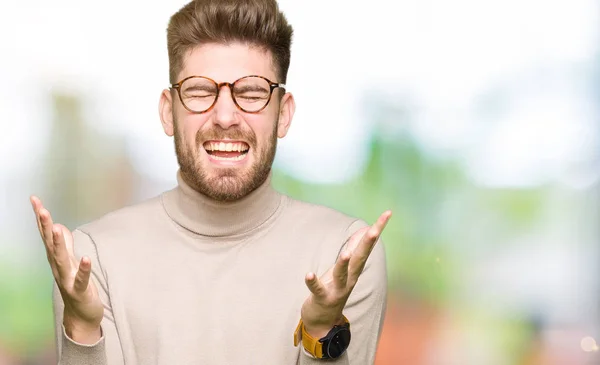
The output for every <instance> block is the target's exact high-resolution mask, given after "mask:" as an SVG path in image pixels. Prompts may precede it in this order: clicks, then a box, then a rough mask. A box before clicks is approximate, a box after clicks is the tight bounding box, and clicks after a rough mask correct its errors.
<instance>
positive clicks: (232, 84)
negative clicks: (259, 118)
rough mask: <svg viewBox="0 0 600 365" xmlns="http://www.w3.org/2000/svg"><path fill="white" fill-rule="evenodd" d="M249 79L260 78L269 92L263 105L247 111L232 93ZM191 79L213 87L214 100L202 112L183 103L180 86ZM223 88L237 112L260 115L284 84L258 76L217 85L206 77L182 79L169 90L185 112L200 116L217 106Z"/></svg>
mask: <svg viewBox="0 0 600 365" xmlns="http://www.w3.org/2000/svg"><path fill="white" fill-rule="evenodd" d="M249 78H260V79H262V80H264V81H266V83H267V84H268V86H269V90H268V94H269V95H268V98H267V100H266V102H265V104H264V105H263V106H262V107H260V108H258V109H257V110H249V109H247V108H244V107H242V106H241V105H240V104H239V103H238V100H237V99H236V96H235V92H234V90H235V86H236V85H237V84H239V83H240V82H242V81H244V80H247V79H249ZM192 79H201V80H205V81H210V82H211V83H212V84H214V86H215V89H214V90H213V91H214V92H215V95H214V98H215V99H214V101H213V102H212V104H210V106H208V107H207V108H204V110H194V109H192V108H190V107H188V105H186V103H185V101H184V100H183V99H184V98H183V97H182V95H181V89H182V85H183V84H184V83H185V82H186V81H188V80H192ZM223 86H227V87H228V88H229V91H230V93H231V98H232V99H233V103H234V104H235V106H236V107H237V108H238V109H239V110H241V111H243V112H244V113H251V114H256V113H260V112H261V111H263V110H264V109H265V108H266V107H267V106H268V105H269V102H270V101H271V97H272V95H273V91H274V90H275V89H277V88H282V89H285V84H281V83H276V82H273V81H271V80H269V79H267V78H266V77H263V76H259V75H249V76H244V77H241V78H239V79H237V80H236V81H234V82H221V83H218V82H216V81H215V80H213V79H211V78H208V77H205V76H188V77H186V78H184V79H183V80H181V81H179V82H178V83H175V84H171V85H170V88H169V89H175V90H177V95H179V101H181V104H182V105H183V107H184V108H185V109H186V110H187V111H189V112H190V113H194V114H202V113H207V112H209V111H211V110H212V109H213V108H214V106H215V105H216V104H217V100H219V93H220V91H221V88H222V87H223Z"/></svg>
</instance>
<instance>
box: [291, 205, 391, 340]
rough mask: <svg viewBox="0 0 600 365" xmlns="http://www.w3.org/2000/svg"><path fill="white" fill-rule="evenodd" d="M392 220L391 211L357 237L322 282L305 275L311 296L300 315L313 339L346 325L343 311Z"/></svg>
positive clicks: (315, 277)
mask: <svg viewBox="0 0 600 365" xmlns="http://www.w3.org/2000/svg"><path fill="white" fill-rule="evenodd" d="M391 216H392V212H391V211H389V210H388V211H386V212H384V213H383V214H381V216H379V219H377V222H375V224H373V225H372V226H370V227H364V228H362V229H360V230H358V231H357V232H356V233H354V234H353V235H352V236H351V237H350V239H349V240H348V243H347V245H346V247H345V248H344V250H343V251H342V252H341V253H340V255H339V257H338V259H337V261H336V263H335V265H334V266H333V267H332V268H331V269H329V271H327V272H326V273H325V274H324V275H323V276H322V277H321V278H320V279H319V278H317V276H316V275H315V274H314V273H308V274H307V275H306V277H305V282H306V286H308V289H309V290H310V291H311V294H310V296H309V297H308V298H307V299H306V301H305V302H304V304H303V305H302V312H301V315H302V321H303V322H304V326H305V328H306V331H307V332H308V333H309V334H311V336H313V337H314V338H321V337H323V336H325V335H326V334H327V332H329V330H331V328H332V327H333V326H334V325H336V324H342V323H343V315H342V311H343V309H344V306H345V305H346V302H347V301H348V297H349V296H350V293H352V289H354V286H355V285H356V282H357V281H358V278H359V276H360V274H361V273H362V271H363V269H364V267H365V264H366V262H367V259H368V258H369V255H370V254H371V251H372V250H373V247H374V246H375V244H376V243H377V240H378V239H379V236H380V235H381V232H382V231H383V229H384V228H385V226H386V224H387V222H388V220H389V219H390V217H391Z"/></svg>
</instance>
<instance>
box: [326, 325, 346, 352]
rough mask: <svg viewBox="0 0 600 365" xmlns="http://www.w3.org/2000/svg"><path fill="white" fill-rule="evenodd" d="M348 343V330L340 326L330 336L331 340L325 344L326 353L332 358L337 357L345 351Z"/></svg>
mask: <svg viewBox="0 0 600 365" xmlns="http://www.w3.org/2000/svg"><path fill="white" fill-rule="evenodd" d="M349 344H350V330H349V329H347V328H342V329H340V330H339V331H338V332H337V333H336V334H334V335H333V337H331V341H329V344H328V346H327V355H329V357H330V358H332V359H335V358H338V357H340V356H342V354H343V353H344V351H346V349H347V348H348V345H349Z"/></svg>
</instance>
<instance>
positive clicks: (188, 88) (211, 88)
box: [183, 84, 216, 91]
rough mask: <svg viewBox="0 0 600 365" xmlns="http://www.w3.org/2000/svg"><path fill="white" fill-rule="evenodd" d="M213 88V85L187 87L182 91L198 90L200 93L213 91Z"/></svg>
mask: <svg viewBox="0 0 600 365" xmlns="http://www.w3.org/2000/svg"><path fill="white" fill-rule="evenodd" d="M215 89H216V88H215V86H214V85H206V84H205V85H190V86H187V87H186V88H185V89H184V90H183V91H196V90H200V91H215Z"/></svg>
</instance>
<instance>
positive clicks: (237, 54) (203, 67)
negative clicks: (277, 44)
mask: <svg viewBox="0 0 600 365" xmlns="http://www.w3.org/2000/svg"><path fill="white" fill-rule="evenodd" d="M248 75H259V76H263V77H266V78H268V79H269V80H272V81H279V80H277V77H276V73H275V67H274V64H273V58H272V57H271V52H269V51H268V50H265V49H263V48H260V47H256V46H251V45H247V44H243V43H230V44H217V43H209V44H204V45H202V46H198V47H195V48H192V49H191V50H190V52H188V53H187V54H186V55H185V56H184V58H183V69H182V70H181V73H180V74H179V80H182V79H184V78H185V77H188V76H206V77H209V78H211V79H213V80H215V81H217V82H233V81H235V80H237V79H239V78H240V77H244V76H248Z"/></svg>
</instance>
